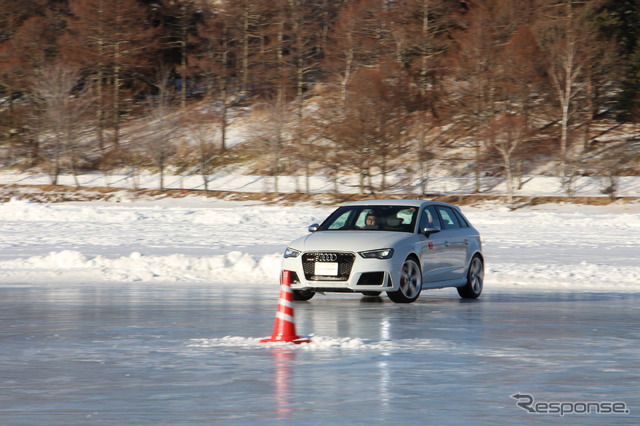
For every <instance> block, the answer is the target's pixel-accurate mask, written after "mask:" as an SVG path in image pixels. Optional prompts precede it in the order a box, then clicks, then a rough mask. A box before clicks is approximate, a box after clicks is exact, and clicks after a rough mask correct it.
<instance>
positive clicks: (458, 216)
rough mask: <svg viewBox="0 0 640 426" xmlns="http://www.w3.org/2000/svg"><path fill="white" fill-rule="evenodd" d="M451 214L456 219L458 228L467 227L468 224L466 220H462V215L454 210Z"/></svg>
mask: <svg viewBox="0 0 640 426" xmlns="http://www.w3.org/2000/svg"><path fill="white" fill-rule="evenodd" d="M453 213H455V215H456V217H457V218H458V222H460V228H468V227H469V222H467V220H466V219H465V218H464V216H462V214H461V213H460V212H459V211H458V210H455V209H454V210H453Z"/></svg>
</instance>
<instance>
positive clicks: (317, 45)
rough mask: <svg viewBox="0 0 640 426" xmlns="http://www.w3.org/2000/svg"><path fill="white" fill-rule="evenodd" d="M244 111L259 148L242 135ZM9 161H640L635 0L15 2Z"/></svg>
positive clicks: (3, 36)
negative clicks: (234, 134) (233, 134)
mask: <svg viewBox="0 0 640 426" xmlns="http://www.w3.org/2000/svg"><path fill="white" fill-rule="evenodd" d="M233 126H236V128H237V127H238V126H242V127H243V129H244V131H243V133H242V134H243V138H242V141H241V142H242V143H238V141H237V139H235V138H234V140H233V141H232V140H231V139H230V137H229V134H230V130H231V129H232V128H233ZM0 162H1V164H2V166H3V168H4V169H5V170H19V171H43V172H46V173H48V174H49V176H50V180H51V183H52V184H54V185H55V184H57V183H58V177H59V176H60V175H61V174H63V173H70V174H73V175H74V176H77V175H78V174H80V173H85V172H87V171H98V172H101V173H107V174H108V173H114V172H116V171H122V170H126V171H127V173H130V174H131V175H132V176H134V175H135V174H137V173H140V171H141V170H153V171H154V172H156V173H159V175H160V176H161V179H160V189H163V187H164V183H163V180H162V176H164V174H165V173H166V171H167V170H171V171H173V172H177V173H181V174H185V175H200V176H202V180H203V187H204V189H205V190H209V189H215V188H209V187H208V186H207V182H208V181H209V176H211V175H212V174H213V173H217V172H220V171H221V170H228V169H229V168H230V167H242V170H243V171H244V172H245V173H247V174H251V173H256V174H268V175H270V176H272V177H273V190H274V192H278V191H279V187H278V177H279V176H283V175H297V176H300V177H301V178H302V179H303V181H306V182H307V184H306V185H303V188H302V191H307V192H308V191H309V184H308V182H309V179H310V178H311V177H312V176H314V175H323V176H325V177H328V178H330V179H331V180H332V181H333V182H335V188H336V192H337V188H338V183H339V182H340V179H342V178H343V177H345V176H350V177H352V178H353V177H356V180H355V181H356V182H357V183H356V185H357V186H358V188H359V190H360V192H361V193H384V192H385V191H387V190H389V189H397V188H409V187H418V188H419V189H420V190H421V192H422V193H427V191H428V190H427V183H428V180H429V177H430V176H431V175H433V174H434V173H449V174H451V175H457V176H460V175H465V176H469V177H470V178H471V179H474V181H475V190H476V192H477V191H479V190H480V179H481V177H483V176H495V177H497V178H500V179H502V180H503V181H504V184H505V185H506V188H507V193H508V197H509V199H510V200H511V199H512V197H513V194H514V191H515V190H516V189H517V188H518V186H519V185H522V181H523V176H525V175H527V174H531V173H537V174H544V175H549V176H555V177H557V178H558V179H559V180H560V182H561V184H562V187H563V188H564V190H565V192H566V193H567V194H568V195H570V196H571V195H572V194H573V193H574V192H575V182H576V179H577V178H578V177H579V176H601V177H603V178H605V179H606V182H607V184H606V185H603V188H602V192H603V193H606V194H608V195H610V196H612V197H615V195H616V191H617V185H618V179H619V178H620V177H621V176H637V175H640V3H639V2H637V1H635V0H581V1H577V0H560V1H559V0H469V1H458V0H209V1H206V0H158V1H146V0H110V1H107V0H22V1H19V2H16V1H13V0H0Z"/></svg>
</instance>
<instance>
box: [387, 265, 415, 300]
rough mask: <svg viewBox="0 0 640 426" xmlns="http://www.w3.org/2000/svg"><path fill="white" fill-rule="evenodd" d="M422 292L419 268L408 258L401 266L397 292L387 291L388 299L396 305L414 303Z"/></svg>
mask: <svg viewBox="0 0 640 426" xmlns="http://www.w3.org/2000/svg"><path fill="white" fill-rule="evenodd" d="M421 291H422V273H421V272H420V266H419V265H418V263H417V262H416V261H415V260H414V259H413V258H409V259H407V260H405V261H404V264H403V265H402V272H401V273H400V288H399V289H398V291H388V292H387V296H389V299H391V300H392V301H394V302H396V303H411V302H415V301H416V299H417V298H418V296H420V292H421Z"/></svg>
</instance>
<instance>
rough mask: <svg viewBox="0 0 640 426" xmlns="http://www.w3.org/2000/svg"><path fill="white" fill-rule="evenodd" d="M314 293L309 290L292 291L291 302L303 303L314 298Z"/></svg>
mask: <svg viewBox="0 0 640 426" xmlns="http://www.w3.org/2000/svg"><path fill="white" fill-rule="evenodd" d="M315 294H316V293H315V292H313V291H311V290H293V300H298V301H301V302H303V301H305V300H309V299H311V298H312V297H313V296H315Z"/></svg>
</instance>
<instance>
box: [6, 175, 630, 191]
mask: <svg viewBox="0 0 640 426" xmlns="http://www.w3.org/2000/svg"><path fill="white" fill-rule="evenodd" d="M76 179H77V181H78V183H79V185H80V186H85V187H90V186H93V187H95V186H102V187H113V188H126V189H134V188H139V189H158V188H159V179H158V175H157V174H152V173H147V172H143V173H140V174H139V175H137V176H136V177H135V178H134V177H132V176H131V175H130V174H112V175H103V174H84V175H79V176H77V178H74V177H73V176H71V175H63V176H60V178H59V184H60V185H68V186H75V185H76ZM164 182H165V187H166V188H168V189H187V190H189V189H192V190H202V189H204V184H203V179H202V176H198V175H192V176H175V175H166V176H165V179H164ZM208 182H209V188H210V189H215V190H217V191H236V192H253V193H259V192H269V191H273V190H274V179H273V177H271V176H258V175H234V174H226V173H220V174H213V175H210V176H209V177H208ZM50 183H51V180H50V178H49V176H48V175H46V174H35V175H34V174H26V173H9V172H3V173H0V185H13V184H16V185H48V184H50ZM609 185H610V181H609V179H607V178H603V177H587V176H585V177H579V178H577V179H576V181H575V195H576V196H591V197H605V194H603V190H604V189H605V188H607V187H608V186H609ZM309 187H310V188H309V190H310V192H314V193H326V192H333V191H334V185H333V183H332V182H331V181H330V180H329V179H327V178H324V177H322V176H312V177H310V179H309ZM305 188H306V186H305V178H304V177H303V176H298V177H296V176H281V177H279V178H278V190H279V191H280V192H287V193H291V192H296V191H303V190H305ZM338 188H339V191H340V192H341V193H345V194H349V193H357V192H358V188H357V179H355V178H354V179H347V178H345V177H343V178H341V179H340V184H339V185H338ZM413 188H414V192H415V193H416V194H420V184H419V182H418V181H417V180H415V181H414V182H413ZM480 188H481V191H482V193H484V194H493V195H504V194H506V187H505V185H504V182H503V181H502V180H501V179H499V178H495V177H483V178H481V180H480ZM426 190H427V192H428V193H439V194H454V195H456V194H467V193H472V192H473V191H474V180H473V178H472V177H468V178H454V177H436V176H433V177H430V178H429V180H428V182H427V187H426ZM398 191H400V192H406V190H405V189H402V190H398ZM515 195H518V196H566V193H565V191H564V189H563V188H562V185H561V184H560V180H559V179H558V178H556V177H551V176H525V177H524V179H523V185H522V188H521V189H520V190H518V191H516V192H515ZM617 195H618V196H620V197H638V196H640V177H637V176H623V177H620V178H619V180H618V193H617Z"/></svg>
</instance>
